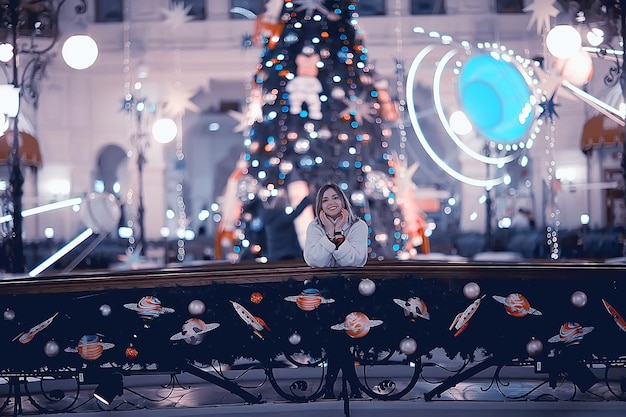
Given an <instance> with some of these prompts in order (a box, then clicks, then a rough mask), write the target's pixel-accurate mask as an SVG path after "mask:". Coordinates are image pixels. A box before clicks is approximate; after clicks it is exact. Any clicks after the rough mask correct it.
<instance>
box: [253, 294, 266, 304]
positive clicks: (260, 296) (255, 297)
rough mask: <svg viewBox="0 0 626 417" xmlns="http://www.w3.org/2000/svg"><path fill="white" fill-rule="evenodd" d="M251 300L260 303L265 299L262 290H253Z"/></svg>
mask: <svg viewBox="0 0 626 417" xmlns="http://www.w3.org/2000/svg"><path fill="white" fill-rule="evenodd" d="M250 301H252V302H253V303H254V304H259V303H260V302H261V301H263V294H261V293H260V292H253V293H252V294H250Z"/></svg>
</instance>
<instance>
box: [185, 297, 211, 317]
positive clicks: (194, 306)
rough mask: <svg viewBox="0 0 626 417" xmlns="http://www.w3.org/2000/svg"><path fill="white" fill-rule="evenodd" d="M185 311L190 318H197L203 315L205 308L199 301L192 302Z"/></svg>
mask: <svg viewBox="0 0 626 417" xmlns="http://www.w3.org/2000/svg"><path fill="white" fill-rule="evenodd" d="M187 310H188V311H189V314H191V315H192V316H199V315H201V314H203V313H204V311H205V310H206V306H205V305H204V303H203V302H202V301H200V300H193V301H192V302H190V303H189V305H188V306H187Z"/></svg>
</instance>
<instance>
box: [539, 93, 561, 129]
mask: <svg viewBox="0 0 626 417" xmlns="http://www.w3.org/2000/svg"><path fill="white" fill-rule="evenodd" d="M555 96H556V91H555V92H554V93H552V96H551V97H550V99H549V100H546V101H544V102H543V103H541V104H539V107H541V113H540V114H539V117H540V118H545V119H546V120H548V121H550V122H552V121H553V120H554V117H557V118H558V117H559V114H558V113H557V112H556V108H557V107H558V106H560V104H557V103H555V101H554V99H555Z"/></svg>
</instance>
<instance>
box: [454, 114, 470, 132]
mask: <svg viewBox="0 0 626 417" xmlns="http://www.w3.org/2000/svg"><path fill="white" fill-rule="evenodd" d="M450 126H451V127H452V130H453V131H454V132H455V133H456V134H457V135H467V134H468V133H470V132H471V131H472V124H471V123H470V121H469V119H468V118H467V116H466V115H465V113H463V112H462V111H455V112H454V113H452V115H451V116H450Z"/></svg>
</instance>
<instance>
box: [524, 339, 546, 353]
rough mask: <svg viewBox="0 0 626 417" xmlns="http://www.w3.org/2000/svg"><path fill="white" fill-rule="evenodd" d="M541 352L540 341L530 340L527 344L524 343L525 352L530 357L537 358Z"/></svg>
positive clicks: (541, 345) (541, 344)
mask: <svg viewBox="0 0 626 417" xmlns="http://www.w3.org/2000/svg"><path fill="white" fill-rule="evenodd" d="M542 351H543V343H541V340H538V339H534V338H533V339H530V341H529V342H528V343H526V352H528V354H529V355H530V356H537V355H539V354H541V352H542Z"/></svg>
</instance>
